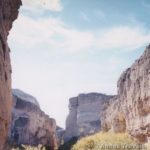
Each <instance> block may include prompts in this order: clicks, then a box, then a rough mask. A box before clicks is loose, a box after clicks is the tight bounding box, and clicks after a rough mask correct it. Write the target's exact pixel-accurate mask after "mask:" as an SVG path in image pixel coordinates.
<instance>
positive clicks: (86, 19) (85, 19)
mask: <svg viewBox="0 0 150 150" xmlns="http://www.w3.org/2000/svg"><path fill="white" fill-rule="evenodd" d="M81 18H82V19H83V20H84V21H90V19H89V17H88V16H87V14H86V13H84V12H81Z"/></svg>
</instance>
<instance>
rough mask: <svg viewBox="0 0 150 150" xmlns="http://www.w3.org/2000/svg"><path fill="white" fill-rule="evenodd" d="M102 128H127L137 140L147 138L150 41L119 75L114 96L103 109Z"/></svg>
mask: <svg viewBox="0 0 150 150" xmlns="http://www.w3.org/2000/svg"><path fill="white" fill-rule="evenodd" d="M102 122H103V126H102V127H103V130H105V131H108V130H113V131H114V132H125V131H127V132H128V133H129V134H130V135H131V136H133V137H134V138H136V139H137V140H138V141H139V142H148V140H150V139H149V138H150V45H149V46H148V47H147V48H146V50H145V52H144V54H143V55H142V56H141V57H140V58H139V59H138V60H136V61H135V63H134V64H133V65H132V66H131V67H130V68H128V69H127V70H126V71H125V72H123V74H122V75H121V77H120V79H119V81H118V97H116V100H113V101H112V102H111V103H110V106H109V107H108V109H107V110H106V111H105V112H103V121H102Z"/></svg>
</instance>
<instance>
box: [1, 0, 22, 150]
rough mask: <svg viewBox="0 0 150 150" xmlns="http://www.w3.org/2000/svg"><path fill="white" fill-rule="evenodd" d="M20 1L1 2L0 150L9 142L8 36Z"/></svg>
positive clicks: (9, 70) (9, 71) (9, 83)
mask: <svg viewBox="0 0 150 150" xmlns="http://www.w3.org/2000/svg"><path fill="white" fill-rule="evenodd" d="M20 5H21V1H20V0H0V150H6V148H4V145H5V142H6V140H7V135H8V128H9V124H10V119H11V107H12V105H11V101H12V100H11V98H12V95H11V65H10V57H9V52H10V50H9V47H8V44H7V36H8V34H9V30H10V29H11V27H12V23H13V21H14V20H15V19H16V18H17V15H18V9H19V7H20Z"/></svg>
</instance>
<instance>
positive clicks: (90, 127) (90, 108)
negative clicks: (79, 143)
mask: <svg viewBox="0 0 150 150" xmlns="http://www.w3.org/2000/svg"><path fill="white" fill-rule="evenodd" d="M112 97H113V96H108V95H104V94H99V93H89V94H80V95H79V96H78V97H74V98H71V99H70V100H69V109H70V112H69V115H68V117H67V120H66V131H65V134H64V140H65V141H67V140H69V139H71V138H72V137H82V136H86V135H90V134H93V133H96V132H98V131H99V130H100V125H101V122H100V117H99V115H100V112H101V111H103V109H104V107H105V105H106V104H107V103H108V102H109V100H110V99H111V98H112Z"/></svg>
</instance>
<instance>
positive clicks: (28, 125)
mask: <svg viewBox="0 0 150 150" xmlns="http://www.w3.org/2000/svg"><path fill="white" fill-rule="evenodd" d="M13 105H14V109H13V113H12V125H11V131H10V143H11V144H12V145H21V144H26V145H38V144H42V145H46V146H50V147H51V149H52V150H53V149H54V147H55V146H56V135H55V134H56V132H55V131H56V122H55V120H54V119H52V118H49V116H48V115H46V114H45V113H44V112H43V111H42V110H41V109H40V107H39V104H38V102H37V100H36V99H35V98H34V97H33V96H31V95H29V94H26V93H24V92H22V91H20V90H13Z"/></svg>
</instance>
